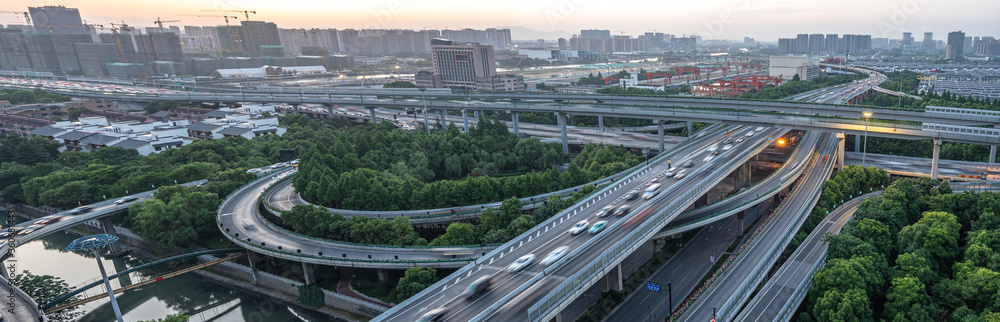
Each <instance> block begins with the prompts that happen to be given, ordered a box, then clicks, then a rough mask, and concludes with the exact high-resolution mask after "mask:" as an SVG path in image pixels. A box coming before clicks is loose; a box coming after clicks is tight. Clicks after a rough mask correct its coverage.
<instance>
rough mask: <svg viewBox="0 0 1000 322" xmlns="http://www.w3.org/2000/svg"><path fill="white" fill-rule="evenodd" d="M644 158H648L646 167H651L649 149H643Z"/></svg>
mask: <svg viewBox="0 0 1000 322" xmlns="http://www.w3.org/2000/svg"><path fill="white" fill-rule="evenodd" d="M642 156H644V157H646V167H649V148H643V149H642Z"/></svg>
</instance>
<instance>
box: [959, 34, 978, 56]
mask: <svg viewBox="0 0 1000 322" xmlns="http://www.w3.org/2000/svg"><path fill="white" fill-rule="evenodd" d="M976 38H979V37H976ZM964 44H965V48H962V52H963V53H966V54H968V53H972V52H973V51H975V50H976V47H973V43H972V37H969V36H966V37H965V42H964Z"/></svg>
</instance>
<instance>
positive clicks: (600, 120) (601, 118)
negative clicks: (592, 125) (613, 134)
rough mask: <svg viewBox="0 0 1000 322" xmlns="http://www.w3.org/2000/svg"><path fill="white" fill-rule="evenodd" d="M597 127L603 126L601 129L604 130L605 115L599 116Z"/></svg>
mask: <svg viewBox="0 0 1000 322" xmlns="http://www.w3.org/2000/svg"><path fill="white" fill-rule="evenodd" d="M597 127H599V128H601V131H603V130H604V115H598V116H597Z"/></svg>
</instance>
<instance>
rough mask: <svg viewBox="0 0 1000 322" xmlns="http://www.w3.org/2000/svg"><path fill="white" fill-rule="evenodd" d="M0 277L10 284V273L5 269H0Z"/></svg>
mask: <svg viewBox="0 0 1000 322" xmlns="http://www.w3.org/2000/svg"><path fill="white" fill-rule="evenodd" d="M0 276H3V279H4V280H6V281H7V282H10V272H8V271H7V268H6V267H0Z"/></svg>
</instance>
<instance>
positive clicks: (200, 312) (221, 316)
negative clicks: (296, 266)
mask: <svg viewBox="0 0 1000 322" xmlns="http://www.w3.org/2000/svg"><path fill="white" fill-rule="evenodd" d="M75 238H76V236H73V235H66V234H62V233H55V234H52V235H50V236H46V237H44V238H42V239H40V240H36V241H33V242H30V243H28V244H25V245H21V246H20V247H18V250H17V253H16V254H17V260H18V262H17V264H18V267H19V268H18V270H19V271H23V270H29V271H31V272H32V273H33V274H36V275H53V276H58V277H61V278H63V279H64V280H65V281H66V282H67V283H68V284H69V285H70V286H73V287H80V286H83V285H85V284H89V283H92V282H95V281H98V280H99V276H100V272H99V271H98V269H97V265H96V263H94V261H95V260H94V256H93V254H92V253H89V252H68V251H66V250H64V249H65V247H66V245H69V243H70V242H72V241H73V239H75ZM102 260H103V261H104V265H105V268H106V269H108V270H109V271H108V275H112V274H115V272H118V271H122V270H126V269H128V268H132V267H135V266H139V265H142V264H143V262H142V261H141V260H139V259H137V258H135V257H132V256H125V257H122V258H116V259H111V260H109V259H102ZM167 272H169V268H167V267H166V266H165V265H163V266H159V267H156V268H153V269H147V270H143V271H142V272H134V273H132V274H131V276H125V277H122V278H117V279H113V280H112V281H111V285H112V287H114V288H118V287H120V286H121V285H128V284H130V283H137V282H140V281H143V280H147V279H150V278H155V277H156V276H158V275H160V274H164V273H167ZM103 291H104V289H103V287H102V286H98V287H95V288H93V289H91V290H89V291H88V292H85V293H84V294H85V295H84V296H91V295H96V294H98V293H100V292H103ZM117 298H118V304H119V306H120V307H121V310H122V314H123V315H124V318H125V320H126V321H137V320H148V319H157V318H163V317H165V316H167V315H170V314H178V313H180V314H187V315H190V316H191V317H192V318H191V321H330V320H332V319H331V318H328V317H327V316H325V315H322V314H319V313H315V312H312V311H306V310H302V309H299V308H297V307H288V306H286V305H285V304H283V303H281V302H278V301H274V300H271V299H270V298H267V297H263V296H259V295H258V294H256V293H250V292H244V291H240V290H235V289H233V288H231V287H229V286H227V285H224V284H219V283H216V282H214V281H212V280H209V279H206V278H203V277H201V276H198V275H196V274H191V273H189V274H184V275H181V276H177V277H173V278H170V279H166V280H164V281H162V282H157V283H153V284H150V285H148V286H144V287H142V288H140V289H138V290H133V291H129V292H126V293H123V294H119V295H118V296H117ZM82 310H83V311H85V312H86V314H85V315H83V316H82V317H80V319H79V321H101V322H105V321H113V320H114V319H115V318H114V312H113V311H112V308H111V304H110V302H109V301H108V300H107V299H103V300H98V301H94V302H90V303H88V304H85V305H83V307H82Z"/></svg>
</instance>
